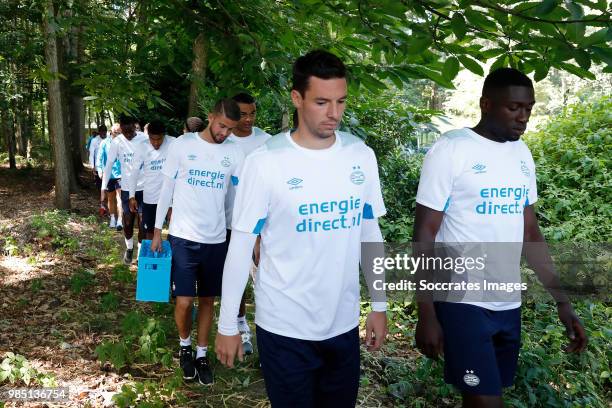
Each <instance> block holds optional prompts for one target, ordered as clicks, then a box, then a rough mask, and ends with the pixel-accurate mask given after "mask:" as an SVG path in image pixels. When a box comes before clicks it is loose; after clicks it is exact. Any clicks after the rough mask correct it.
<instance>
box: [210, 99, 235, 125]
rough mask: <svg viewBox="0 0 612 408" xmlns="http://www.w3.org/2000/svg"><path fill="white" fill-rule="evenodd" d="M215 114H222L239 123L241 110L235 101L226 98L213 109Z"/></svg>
mask: <svg viewBox="0 0 612 408" xmlns="http://www.w3.org/2000/svg"><path fill="white" fill-rule="evenodd" d="M213 113H214V114H219V113H220V114H222V115H224V116H225V117H226V118H228V119H231V120H235V121H239V120H240V108H239V107H238V104H237V103H236V102H234V100H233V99H229V98H225V99H221V100H220V101H219V102H217V103H216V104H215V107H214V108H213Z"/></svg>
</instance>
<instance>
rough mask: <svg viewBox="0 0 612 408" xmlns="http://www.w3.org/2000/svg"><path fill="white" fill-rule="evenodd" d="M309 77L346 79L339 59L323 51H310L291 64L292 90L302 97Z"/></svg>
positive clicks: (344, 70) (344, 68)
mask: <svg viewBox="0 0 612 408" xmlns="http://www.w3.org/2000/svg"><path fill="white" fill-rule="evenodd" d="M311 76H314V77H317V78H321V79H332V78H346V67H345V66H344V63H343V62H342V61H340V58H338V57H337V56H335V55H334V54H332V53H331V52H328V51H324V50H314V51H310V52H309V53H308V54H306V55H303V56H301V57H299V58H298V59H296V60H295V63H293V86H292V88H291V89H294V90H296V91H298V92H299V93H300V95H302V96H304V93H305V92H306V90H307V89H308V81H309V78H310V77H311Z"/></svg>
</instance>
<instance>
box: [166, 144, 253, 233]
mask: <svg viewBox="0 0 612 408" xmlns="http://www.w3.org/2000/svg"><path fill="white" fill-rule="evenodd" d="M243 161H244V154H243V153H242V151H241V150H240V148H239V147H238V146H236V144H235V143H234V142H232V141H231V140H225V142H223V143H221V144H213V143H209V142H207V141H205V140H204V139H202V138H201V137H200V136H199V135H198V134H197V133H186V134H184V135H182V137H180V138H178V139H176V141H175V142H174V143H173V144H172V146H171V147H170V150H169V151H168V156H167V158H166V163H165V164H164V167H163V169H162V174H163V175H164V176H168V177H171V178H174V179H175V185H174V193H173V195H172V218H171V221H170V229H169V233H170V235H173V236H175V237H179V238H183V239H187V240H190V241H195V242H199V243H203V244H218V243H221V242H224V241H225V237H226V225H225V196H226V194H227V192H228V188H234V187H233V186H236V185H237V184H238V172H239V168H240V166H241V165H242V162H243ZM163 221H164V219H163V217H161V218H159V219H157V220H156V222H155V227H156V228H159V229H161V227H162V225H163Z"/></svg>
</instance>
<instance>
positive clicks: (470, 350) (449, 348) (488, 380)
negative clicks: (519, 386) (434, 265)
mask: <svg viewBox="0 0 612 408" xmlns="http://www.w3.org/2000/svg"><path fill="white" fill-rule="evenodd" d="M435 308H436V316H437V317H438V321H439V322H440V325H441V326H442V331H443V332H444V381H446V383H448V384H453V385H454V386H456V387H457V388H459V390H460V391H461V392H463V393H467V394H474V395H501V394H502V388H503V387H509V386H511V385H512V383H513V382H514V374H515V373H516V366H517V362H518V355H519V349H520V348H521V308H520V307H518V308H516V309H510V310H500V311H495V310H488V309H484V308H482V307H478V306H474V305H468V304H462V303H450V302H436V303H435Z"/></svg>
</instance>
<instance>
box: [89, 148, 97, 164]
mask: <svg viewBox="0 0 612 408" xmlns="http://www.w3.org/2000/svg"><path fill="white" fill-rule="evenodd" d="M95 153H96V147H95V146H94V143H93V142H92V143H89V165H90V166H91V167H92V168H93V169H94V170H95V169H96V168H95V167H94V164H95Z"/></svg>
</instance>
